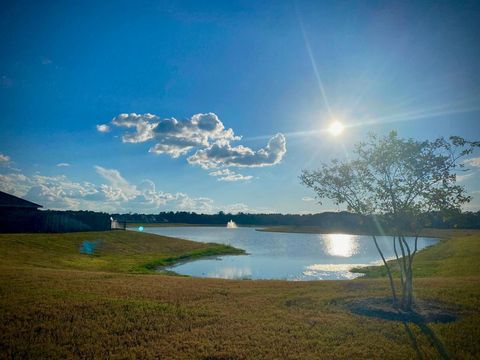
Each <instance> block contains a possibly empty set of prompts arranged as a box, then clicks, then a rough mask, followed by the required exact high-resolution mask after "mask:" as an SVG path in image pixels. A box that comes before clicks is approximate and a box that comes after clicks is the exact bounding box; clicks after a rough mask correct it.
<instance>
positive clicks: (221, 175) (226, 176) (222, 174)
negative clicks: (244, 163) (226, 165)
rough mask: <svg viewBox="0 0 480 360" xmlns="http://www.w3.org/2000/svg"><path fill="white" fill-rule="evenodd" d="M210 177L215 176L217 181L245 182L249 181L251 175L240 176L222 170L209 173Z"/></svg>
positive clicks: (227, 170) (233, 172) (228, 170)
mask: <svg viewBox="0 0 480 360" xmlns="http://www.w3.org/2000/svg"><path fill="white" fill-rule="evenodd" d="M209 175H210V176H216V177H217V180H218V181H228V182H232V181H247V180H251V179H252V178H253V176H251V175H242V174H239V173H236V172H235V171H232V170H230V169H222V170H217V171H213V172H211V173H209Z"/></svg>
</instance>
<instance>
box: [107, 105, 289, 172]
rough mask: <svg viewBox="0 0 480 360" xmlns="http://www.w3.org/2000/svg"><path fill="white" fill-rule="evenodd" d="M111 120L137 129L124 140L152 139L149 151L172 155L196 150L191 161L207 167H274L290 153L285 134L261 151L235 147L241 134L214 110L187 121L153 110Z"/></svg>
mask: <svg viewBox="0 0 480 360" xmlns="http://www.w3.org/2000/svg"><path fill="white" fill-rule="evenodd" d="M111 123H112V124H113V125H114V126H116V127H120V128H127V129H133V130H134V131H130V132H128V131H127V132H126V133H124V134H123V135H122V141H123V142H124V143H143V142H147V141H152V142H154V144H153V145H152V146H151V147H150V149H149V152H151V153H154V154H167V155H169V156H171V157H172V158H178V157H180V156H185V155H187V154H188V153H190V152H193V151H195V152H194V153H193V155H191V156H190V157H188V159H187V160H188V162H189V163H190V164H195V165H199V166H201V167H202V168H204V169H213V168H222V167H262V166H271V165H275V164H278V163H279V162H280V161H281V160H282V158H283V156H284V155H285V153H286V140H285V136H284V135H283V134H277V135H275V136H273V137H272V138H271V139H270V141H269V142H268V144H267V145H266V146H265V147H264V148H261V149H259V150H252V149H250V148H249V147H246V146H243V145H237V146H232V144H231V142H232V141H239V140H241V137H239V136H236V135H235V133H234V131H233V130H232V129H227V128H225V126H224V124H223V123H222V121H221V120H220V119H219V118H218V116H217V115H216V114H214V113H206V114H196V115H193V116H192V117H191V118H190V119H185V120H178V119H175V118H168V119H160V117H158V116H157V115H154V114H149V113H147V114H143V115H139V114H135V113H131V114H120V115H118V116H116V117H114V118H113V119H112V122H111ZM231 179H233V178H231ZM239 179H240V178H239ZM241 180H245V179H243V178H242V179H241ZM225 181H235V180H226V179H225Z"/></svg>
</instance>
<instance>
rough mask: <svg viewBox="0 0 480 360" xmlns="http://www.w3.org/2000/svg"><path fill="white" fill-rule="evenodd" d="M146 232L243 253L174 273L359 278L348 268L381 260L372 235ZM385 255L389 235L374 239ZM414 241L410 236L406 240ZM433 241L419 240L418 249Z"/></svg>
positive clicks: (202, 229)
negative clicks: (234, 248) (216, 245)
mask: <svg viewBox="0 0 480 360" xmlns="http://www.w3.org/2000/svg"><path fill="white" fill-rule="evenodd" d="M144 231H145V232H149V233H153V234H160V235H166V236H171V237H177V238H182V239H188V240H193V241H198V242H205V243H206V242H214V243H220V244H227V245H231V246H234V247H236V248H240V249H243V250H245V251H246V252H247V253H248V255H227V256H218V257H215V258H206V259H199V260H194V261H190V262H184V263H180V264H178V265H176V266H172V267H169V268H167V270H171V271H175V272H176V273H178V274H182V275H189V276H194V277H208V278H223V279H283V280H347V279H353V278H355V277H358V276H361V274H355V273H352V272H350V271H349V270H350V269H351V268H353V267H357V266H366V265H374V264H379V263H381V258H380V255H379V254H378V251H377V249H376V248H375V244H374V242H373V240H372V237H371V236H363V235H347V234H295V233H273V232H262V231H256V230H255V229H254V228H249V227H239V228H235V229H228V228H226V227H146V228H145V229H144ZM377 239H378V242H379V245H380V248H381V249H382V251H383V252H384V255H385V256H386V257H388V258H392V257H394V256H395V253H394V250H393V244H392V238H391V237H382V236H379V237H377ZM408 241H409V243H410V242H411V243H413V239H409V240H408ZM437 241H438V240H436V239H432V238H419V239H418V248H419V249H422V248H425V247H426V246H430V245H433V244H435V243H436V242H437Z"/></svg>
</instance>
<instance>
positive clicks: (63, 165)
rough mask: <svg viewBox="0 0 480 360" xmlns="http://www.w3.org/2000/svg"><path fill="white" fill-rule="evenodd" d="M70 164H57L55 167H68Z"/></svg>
mask: <svg viewBox="0 0 480 360" xmlns="http://www.w3.org/2000/svg"><path fill="white" fill-rule="evenodd" d="M69 166H70V164H69V163H58V164H57V167H69Z"/></svg>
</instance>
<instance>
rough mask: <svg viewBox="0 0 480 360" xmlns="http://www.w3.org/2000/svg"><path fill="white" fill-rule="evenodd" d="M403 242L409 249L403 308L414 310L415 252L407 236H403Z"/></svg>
mask: <svg viewBox="0 0 480 360" xmlns="http://www.w3.org/2000/svg"><path fill="white" fill-rule="evenodd" d="M402 242H403V244H404V245H405V247H406V249H407V255H408V257H407V269H406V270H407V277H406V283H405V285H406V286H405V290H406V294H405V295H406V296H405V303H404V304H402V305H403V306H402V308H403V310H405V311H411V310H412V303H413V267H412V262H413V256H414V255H415V253H413V254H412V252H411V251H410V247H409V246H408V243H407V241H406V240H405V237H404V236H402Z"/></svg>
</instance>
